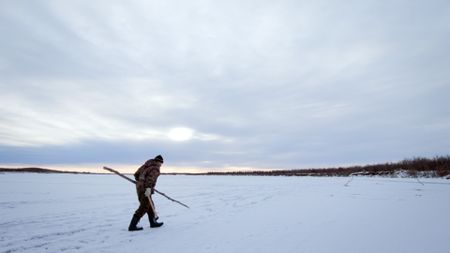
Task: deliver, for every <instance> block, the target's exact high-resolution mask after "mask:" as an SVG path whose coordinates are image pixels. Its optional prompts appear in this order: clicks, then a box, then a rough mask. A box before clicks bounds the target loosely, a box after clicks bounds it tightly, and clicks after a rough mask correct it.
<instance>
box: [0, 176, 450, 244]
mask: <svg viewBox="0 0 450 253" xmlns="http://www.w3.org/2000/svg"><path fill="white" fill-rule="evenodd" d="M349 179H350V178H348V177H320V178H317V177H258V176H169V175H163V176H161V177H160V178H159V181H158V185H157V188H158V189H159V190H160V191H162V192H164V193H166V194H168V195H169V196H171V197H173V198H175V199H177V200H179V201H182V202H183V203H185V204H187V205H189V206H190V207H191V208H190V209H187V208H185V207H183V206H180V205H178V204H176V203H174V202H171V201H169V200H167V199H165V198H163V197H162V196H159V195H155V197H154V201H155V204H156V207H157V210H158V213H159V216H160V217H161V218H160V220H161V221H164V222H165V224H164V226H163V227H161V228H152V229H150V228H149V224H148V219H147V217H146V216H144V217H143V219H141V222H140V225H142V226H144V230H143V231H139V232H128V231H127V227H128V224H129V222H130V219H131V217H132V214H133V212H134V210H135V209H136V208H137V206H138V202H137V197H136V193H135V189H134V186H133V185H132V184H131V183H129V182H127V181H125V180H124V179H122V178H120V177H118V176H115V175H72V174H32V173H27V174H16V173H5V174H0V197H1V199H0V217H1V218H0V219H1V220H0V251H1V252H33V253H34V252H134V251H135V252H138V251H142V252H161V253H162V252H164V253H170V252H184V253H189V252H196V253H198V252H315V253H321V252H346V253H348V252H377V253H379V252H384V253H386V252H396V253H398V252H408V253H413V252H421V253H422V252H442V253H444V252H449V250H450V233H449V228H450V219H448V214H449V213H450V201H449V200H450V182H449V181H448V180H445V179H429V178H427V179H421V182H422V183H423V185H422V184H420V183H419V182H418V181H417V180H416V179H405V178H401V179H399V178H397V179H394V178H380V177H378V178H370V177H354V178H353V180H351V181H350V182H349ZM346 185H347V186H346Z"/></svg>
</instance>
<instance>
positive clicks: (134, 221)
mask: <svg viewBox="0 0 450 253" xmlns="http://www.w3.org/2000/svg"><path fill="white" fill-rule="evenodd" d="M140 219H141V218H139V216H137V215H136V214H135V215H133V218H132V219H131V222H130V226H128V231H139V230H142V229H143V228H142V227H138V226H137V224H138V222H139V220H140Z"/></svg>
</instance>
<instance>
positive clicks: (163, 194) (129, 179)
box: [103, 166, 190, 208]
mask: <svg viewBox="0 0 450 253" xmlns="http://www.w3.org/2000/svg"><path fill="white" fill-rule="evenodd" d="M103 169H104V170H107V171H110V172H112V173H115V174H117V175H118V176H120V177H122V178H124V179H126V180H128V181H130V182H131V183H133V184H136V181H135V180H133V179H131V178H129V177H127V176H125V175H123V174H122V173H120V172H118V171H117V170H113V169H111V168H108V167H106V166H104V167H103ZM153 190H154V191H155V192H157V193H159V194H160V195H162V196H164V197H166V198H167V199H169V200H171V201H173V202H176V203H178V204H180V205H182V206H184V207H186V208H190V207H189V206H187V205H186V204H183V203H181V202H180V201H178V200H176V199H173V198H171V197H169V196H167V195H166V194H165V193H162V192H160V191H158V190H156V189H153Z"/></svg>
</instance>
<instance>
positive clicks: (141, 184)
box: [128, 155, 164, 231]
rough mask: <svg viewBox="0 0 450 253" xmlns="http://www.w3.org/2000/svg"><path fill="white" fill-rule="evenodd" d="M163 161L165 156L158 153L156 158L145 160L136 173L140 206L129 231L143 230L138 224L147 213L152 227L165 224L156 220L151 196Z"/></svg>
mask: <svg viewBox="0 0 450 253" xmlns="http://www.w3.org/2000/svg"><path fill="white" fill-rule="evenodd" d="M163 163H164V159H163V157H162V156H161V155H158V156H156V157H155V158H154V159H150V160H148V161H147V162H145V163H144V165H142V166H141V167H140V168H139V169H138V170H137V171H136V173H134V178H135V179H136V191H137V195H138V199H139V208H138V209H137V210H136V212H134V215H133V218H132V219H131V222H130V226H129V227H128V231H137V230H142V227H138V226H137V224H138V223H139V220H140V219H141V218H142V216H144V215H145V214H147V215H148V220H149V221H150V227H152V228H156V227H161V226H162V225H163V224H164V223H162V222H157V221H156V220H157V219H158V217H156V212H155V210H154V205H153V201H152V198H151V195H152V194H153V193H154V188H155V185H156V181H157V180H158V177H159V174H160V172H159V170H160V168H161V165H162V164H163Z"/></svg>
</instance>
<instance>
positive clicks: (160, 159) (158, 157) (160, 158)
mask: <svg viewBox="0 0 450 253" xmlns="http://www.w3.org/2000/svg"><path fill="white" fill-rule="evenodd" d="M153 160H155V161H158V162H161V163H164V159H163V157H162V156H161V155H157V156H155V158H154V159H153Z"/></svg>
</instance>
